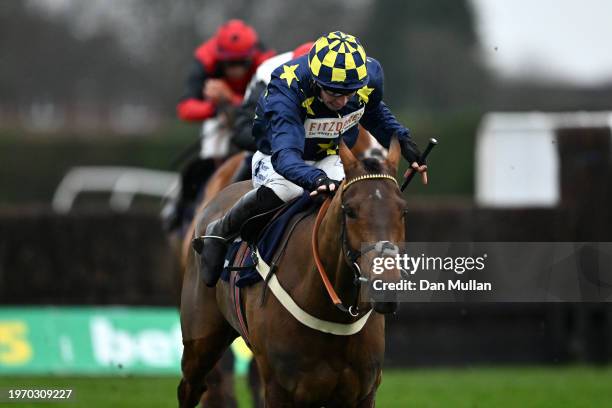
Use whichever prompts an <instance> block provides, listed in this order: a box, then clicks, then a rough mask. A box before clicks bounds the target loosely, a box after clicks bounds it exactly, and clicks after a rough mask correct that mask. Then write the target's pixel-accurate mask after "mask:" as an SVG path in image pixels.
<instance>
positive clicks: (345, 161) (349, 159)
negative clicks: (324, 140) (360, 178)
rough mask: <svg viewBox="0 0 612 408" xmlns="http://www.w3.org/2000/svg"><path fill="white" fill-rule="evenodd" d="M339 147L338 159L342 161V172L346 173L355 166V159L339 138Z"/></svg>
mask: <svg viewBox="0 0 612 408" xmlns="http://www.w3.org/2000/svg"><path fill="white" fill-rule="evenodd" d="M339 147H340V149H339V154H340V159H341V160H342V165H343V166H344V172H345V173H346V171H347V170H348V169H350V168H352V167H354V166H356V165H357V158H356V157H355V156H354V155H353V152H351V149H349V148H348V146H347V145H346V143H344V140H342V138H340V145H339Z"/></svg>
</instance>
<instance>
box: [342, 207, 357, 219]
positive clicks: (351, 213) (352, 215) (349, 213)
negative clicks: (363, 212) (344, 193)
mask: <svg viewBox="0 0 612 408" xmlns="http://www.w3.org/2000/svg"><path fill="white" fill-rule="evenodd" d="M342 211H344V213H345V214H346V216H347V217H349V218H357V213H356V212H355V210H353V209H352V208H351V207H349V206H346V205H343V206H342Z"/></svg>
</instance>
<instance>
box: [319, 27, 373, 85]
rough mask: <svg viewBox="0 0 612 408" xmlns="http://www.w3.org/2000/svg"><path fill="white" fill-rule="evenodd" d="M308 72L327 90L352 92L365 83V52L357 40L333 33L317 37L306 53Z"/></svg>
mask: <svg viewBox="0 0 612 408" xmlns="http://www.w3.org/2000/svg"><path fill="white" fill-rule="evenodd" d="M308 66H309V67H310V72H311V74H312V76H313V78H314V80H315V82H317V83H318V84H319V85H321V86H322V87H324V88H327V89H330V90H338V91H341V92H342V91H353V90H357V89H360V88H362V87H363V86H365V85H367V83H368V70H367V69H366V53H365V50H364V49H363V47H362V46H361V43H360V42H359V40H358V39H357V38H356V37H355V36H352V35H350V34H345V33H343V32H341V31H334V32H331V33H329V34H327V35H324V36H322V37H321V38H319V39H318V40H317V41H316V42H315V43H314V45H313V46H312V48H311V49H310V52H309V53H308Z"/></svg>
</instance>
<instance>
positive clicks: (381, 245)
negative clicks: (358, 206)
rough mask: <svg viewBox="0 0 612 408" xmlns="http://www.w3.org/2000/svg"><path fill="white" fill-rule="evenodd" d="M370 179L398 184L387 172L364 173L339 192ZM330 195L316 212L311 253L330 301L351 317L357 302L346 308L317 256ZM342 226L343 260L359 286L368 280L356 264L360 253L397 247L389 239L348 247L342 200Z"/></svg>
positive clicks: (356, 312) (393, 249)
mask: <svg viewBox="0 0 612 408" xmlns="http://www.w3.org/2000/svg"><path fill="white" fill-rule="evenodd" d="M372 179H388V180H392V181H393V182H394V183H395V184H396V185H397V186H398V188H399V185H398V184H397V180H396V179H395V177H393V176H390V175H388V174H365V175H362V176H359V177H355V178H354V179H351V180H349V181H347V182H345V184H344V185H343V187H342V191H341V193H340V194H344V192H345V191H346V190H347V189H348V188H349V187H350V186H351V185H353V184H355V183H358V182H360V181H364V180H372ZM331 201H332V199H331V197H327V199H326V200H325V201H324V202H323V205H321V208H320V209H319V212H318V214H317V218H316V220H315V225H314V228H313V230H312V240H311V244H312V254H313V257H314V260H315V264H316V265H317V270H318V271H319V275H320V276H321V280H322V281H323V285H324V286H325V289H326V291H327V294H328V295H329V297H330V299H331V301H332V302H333V303H334V305H335V306H336V307H337V308H338V309H340V310H341V311H343V312H345V313H348V314H350V315H351V316H353V317H357V316H359V309H358V307H357V302H355V305H351V306H349V307H348V308H347V307H346V306H345V305H344V303H343V302H342V300H341V299H340V297H339V296H338V294H337V293H336V290H335V289H334V286H333V285H332V284H331V282H330V281H329V277H328V275H327V272H326V271H325V267H324V266H323V263H322V262H321V257H320V256H319V238H318V236H319V227H320V225H321V222H322V221H323V218H325V214H327V210H328V209H329V206H330V204H331ZM340 201H341V202H342V196H341V197H340ZM341 205H342V210H343V211H342V227H341V231H340V235H341V238H342V253H343V256H344V260H345V262H346V263H347V265H348V266H349V267H350V268H351V269H352V270H353V273H354V275H355V276H354V281H353V283H354V284H355V286H360V285H361V283H364V282H367V281H368V280H367V279H366V278H364V277H363V276H362V275H361V269H360V268H359V265H358V262H357V261H358V260H359V258H361V256H362V255H364V254H366V253H368V252H370V251H372V250H377V251H378V252H380V253H381V254H383V253H387V252H390V253H398V251H399V250H398V247H397V246H396V245H394V244H392V243H391V242H389V241H380V242H377V243H376V244H375V245H369V246H367V247H366V248H365V251H363V252H362V251H355V250H352V249H350V247H349V246H348V239H347V236H346V213H345V211H344V208H345V207H344V203H343V202H342V204H341ZM358 297H359V295H358V296H357V298H358Z"/></svg>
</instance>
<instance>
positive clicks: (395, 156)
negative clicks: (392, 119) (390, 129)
mask: <svg viewBox="0 0 612 408" xmlns="http://www.w3.org/2000/svg"><path fill="white" fill-rule="evenodd" d="M401 153H402V151H401V148H400V144H399V140H397V133H393V136H391V143H389V153H388V154H387V163H388V164H389V167H390V168H391V169H392V170H393V173H394V174H395V173H397V165H398V164H399V160H400V157H401Z"/></svg>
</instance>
